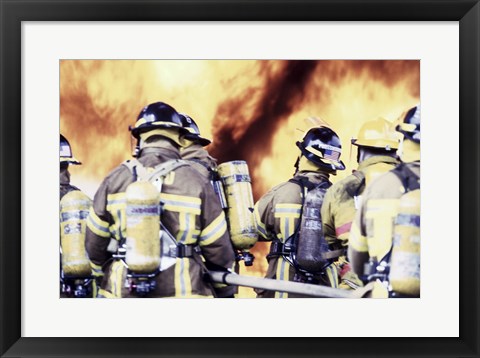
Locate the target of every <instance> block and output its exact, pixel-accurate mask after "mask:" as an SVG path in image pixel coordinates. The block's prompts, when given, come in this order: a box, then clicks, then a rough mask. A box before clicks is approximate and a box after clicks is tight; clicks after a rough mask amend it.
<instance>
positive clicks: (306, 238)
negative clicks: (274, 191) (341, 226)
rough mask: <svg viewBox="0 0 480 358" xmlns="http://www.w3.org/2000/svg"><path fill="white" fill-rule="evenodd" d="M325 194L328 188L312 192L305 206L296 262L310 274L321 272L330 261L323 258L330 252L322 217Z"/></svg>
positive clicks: (316, 189)
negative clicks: (321, 211) (321, 210)
mask: <svg viewBox="0 0 480 358" xmlns="http://www.w3.org/2000/svg"><path fill="white" fill-rule="evenodd" d="M325 192H326V188H319V187H317V188H314V189H312V190H310V191H309V192H308V193H307V194H306V196H305V201H304V204H303V212H302V218H301V223H300V231H299V234H298V241H297V252H296V260H297V263H298V264H299V265H300V268H302V269H304V270H306V271H308V272H319V271H321V269H322V268H323V267H324V266H326V265H327V264H328V260H327V259H325V258H324V257H323V254H324V253H326V252H328V244H327V241H326V240H325V235H324V233H323V229H322V217H321V215H320V209H321V207H322V203H323V198H324V196H325Z"/></svg>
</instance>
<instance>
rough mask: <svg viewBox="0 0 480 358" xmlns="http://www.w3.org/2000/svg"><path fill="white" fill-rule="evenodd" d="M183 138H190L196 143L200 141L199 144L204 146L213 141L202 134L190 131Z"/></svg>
mask: <svg viewBox="0 0 480 358" xmlns="http://www.w3.org/2000/svg"><path fill="white" fill-rule="evenodd" d="M183 138H185V139H188V140H190V141H192V142H194V143H198V144H200V145H201V146H202V147H205V146H207V145H209V144H211V143H212V141H211V140H209V139H207V138H203V137H201V136H199V135H197V134H193V133H190V132H189V133H187V134H185V135H184V136H183Z"/></svg>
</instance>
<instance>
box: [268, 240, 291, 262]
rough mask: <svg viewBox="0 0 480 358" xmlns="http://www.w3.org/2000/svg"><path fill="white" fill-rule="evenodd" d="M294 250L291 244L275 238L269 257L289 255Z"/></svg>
mask: <svg viewBox="0 0 480 358" xmlns="http://www.w3.org/2000/svg"><path fill="white" fill-rule="evenodd" d="M292 251H293V250H292V246H291V245H287V244H283V243H282V242H281V241H280V240H273V241H272V243H271V245H270V252H269V254H268V255H267V259H269V258H271V257H275V256H281V255H289V254H290V253H291V252H292Z"/></svg>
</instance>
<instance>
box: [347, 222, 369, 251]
mask: <svg viewBox="0 0 480 358" xmlns="http://www.w3.org/2000/svg"><path fill="white" fill-rule="evenodd" d="M348 244H349V245H350V247H351V248H352V249H354V250H355V251H357V252H368V243H367V238H366V237H365V236H362V234H360V228H359V227H358V226H357V225H356V223H353V225H352V228H351V229H350V237H349V239H348Z"/></svg>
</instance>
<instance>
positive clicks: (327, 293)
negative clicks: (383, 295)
mask: <svg viewBox="0 0 480 358" xmlns="http://www.w3.org/2000/svg"><path fill="white" fill-rule="evenodd" d="M208 276H209V279H210V280H211V281H212V282H216V283H223V284H226V285H232V286H245V287H251V288H259V289H264V290H268V291H280V292H287V293H295V294H301V295H305V296H310V297H329V298H360V297H363V296H364V295H365V294H366V293H367V292H369V291H370V288H367V287H362V288H359V289H357V290H354V291H348V290H342V289H338V288H332V287H327V286H319V285H312V284H308V283H299V282H292V281H280V280H273V279H270V278H260V277H252V276H244V275H238V274H236V273H233V272H219V271H209V273H208Z"/></svg>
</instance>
